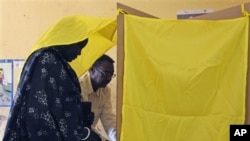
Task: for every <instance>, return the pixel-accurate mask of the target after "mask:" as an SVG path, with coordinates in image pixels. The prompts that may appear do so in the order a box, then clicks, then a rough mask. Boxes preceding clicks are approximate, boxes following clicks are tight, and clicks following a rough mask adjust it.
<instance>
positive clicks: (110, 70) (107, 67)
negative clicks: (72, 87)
mask: <svg viewBox="0 0 250 141" xmlns="http://www.w3.org/2000/svg"><path fill="white" fill-rule="evenodd" d="M89 73H90V79H91V83H92V86H93V89H94V91H96V90H97V89H98V88H101V87H106V86H107V84H108V83H109V82H110V81H111V79H112V78H113V77H115V74H114V60H113V59H112V58H110V57H109V56H108V55H102V56H101V57H100V58H98V59H97V60H96V61H95V63H94V64H93V65H92V67H91V68H90V70H89Z"/></svg>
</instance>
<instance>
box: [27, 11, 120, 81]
mask: <svg viewBox="0 0 250 141" xmlns="http://www.w3.org/2000/svg"><path fill="white" fill-rule="evenodd" d="M115 31H116V19H115V18H101V17H89V16H80V15H75V16H68V17H64V18H63V19H60V20H59V21H57V22H56V23H55V24H53V25H52V26H51V27H49V29H48V30H47V31H46V32H45V33H44V34H43V35H42V36H41V37H40V39H39V40H38V41H37V43H36V44H35V46H34V47H33V49H32V51H34V50H37V49H39V48H42V47H48V46H52V45H66V44H72V43H76V42H79V41H82V40H84V39H86V38H88V39H89V41H88V44H87V46H86V47H85V48H84V49H83V50H82V54H81V56H79V57H78V58H77V59H75V60H74V61H73V62H71V63H70V64H71V66H72V67H73V68H74V70H75V71H76V73H77V75H78V76H81V75H82V74H83V73H85V72H86V71H87V70H88V69H89V68H90V67H91V65H92V64H93V63H94V61H95V60H96V59H97V58H98V57H100V56H101V55H102V54H104V53H105V52H106V51H108V50H109V49H110V48H111V47H113V46H114V45H115V44H116V34H115Z"/></svg>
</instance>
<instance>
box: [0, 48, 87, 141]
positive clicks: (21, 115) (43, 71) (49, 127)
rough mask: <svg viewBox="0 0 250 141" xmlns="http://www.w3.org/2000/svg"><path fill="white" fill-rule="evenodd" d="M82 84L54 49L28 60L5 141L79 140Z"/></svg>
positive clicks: (85, 133)
mask: <svg viewBox="0 0 250 141" xmlns="http://www.w3.org/2000/svg"><path fill="white" fill-rule="evenodd" d="M81 110H82V107H81V97H80V85H79V82H78V79H77V76H76V74H75V72H74V71H73V70H72V68H71V66H70V65H69V64H68V63H67V62H66V61H65V60H64V59H63V58H62V56H61V55H60V54H59V53H58V52H57V51H56V49H54V48H43V49H40V50H38V51H35V52H34V53H33V54H32V55H30V57H29V58H28V59H27V61H26V63H25V65H24V68H23V71H22V74H21V77H20V82H19V84H18V86H17V92H16V95H15V98H14V101H13V104H12V107H11V110H10V114H9V119H8V123H7V126H6V130H5V134H4V138H3V141H78V140H80V139H81V138H83V137H85V136H86V135H87V131H86V130H84V128H83V125H82V116H81V112H80V111H81Z"/></svg>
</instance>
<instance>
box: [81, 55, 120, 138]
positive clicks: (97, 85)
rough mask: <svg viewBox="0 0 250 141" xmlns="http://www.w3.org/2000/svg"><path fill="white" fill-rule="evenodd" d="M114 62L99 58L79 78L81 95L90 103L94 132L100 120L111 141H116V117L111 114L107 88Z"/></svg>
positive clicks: (108, 88)
mask: <svg viewBox="0 0 250 141" xmlns="http://www.w3.org/2000/svg"><path fill="white" fill-rule="evenodd" d="M113 63H114V60H113V59H112V58H110V57H109V56H107V55H103V56H101V57H100V58H99V59H97V60H96V62H95V63H94V64H93V65H92V67H91V68H90V69H89V71H88V72H87V73H86V74H84V75H83V76H82V77H81V78H80V85H81V91H82V92H81V95H82V97H83V99H84V100H85V101H90V102H91V103H92V112H94V114H95V115H94V116H95V118H94V122H93V124H92V129H94V130H95V128H96V125H97V122H98V120H99V119H100V121H101V123H102V125H103V127H104V129H105V131H106V133H107V135H108V136H109V138H110V140H111V141H116V117H115V114H113V113H112V104H111V90H110V87H109V86H108V84H109V82H110V81H111V79H112V78H113V77H115V74H114V65H113Z"/></svg>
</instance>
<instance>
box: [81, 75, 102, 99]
mask: <svg viewBox="0 0 250 141" xmlns="http://www.w3.org/2000/svg"><path fill="white" fill-rule="evenodd" d="M80 84H81V85H82V88H84V91H85V93H86V95H89V94H92V93H96V95H97V96H100V94H99V93H98V91H99V89H98V90H97V91H96V92H94V90H93V87H92V84H91V81H90V74H89V72H87V73H85V74H84V75H83V76H82V77H81V78H80Z"/></svg>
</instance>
